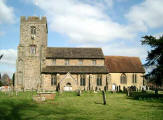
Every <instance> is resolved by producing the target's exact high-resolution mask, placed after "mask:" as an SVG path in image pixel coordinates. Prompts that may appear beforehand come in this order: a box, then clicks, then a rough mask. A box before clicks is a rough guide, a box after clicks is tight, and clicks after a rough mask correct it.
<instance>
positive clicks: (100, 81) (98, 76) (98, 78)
mask: <svg viewBox="0 0 163 120" xmlns="http://www.w3.org/2000/svg"><path fill="white" fill-rule="evenodd" d="M96 80H97V86H101V85H102V75H97V79H96Z"/></svg>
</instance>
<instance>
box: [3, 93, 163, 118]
mask: <svg viewBox="0 0 163 120" xmlns="http://www.w3.org/2000/svg"><path fill="white" fill-rule="evenodd" d="M31 95H32V94H31V93H30V92H26V93H20V94H19V95H18V96H12V97H9V96H8V95H5V94H4V93H0V120H57V119H58V120H104V119H105V120H163V101H162V100H155V99H153V100H134V99H131V98H128V97H126V95H125V94H120V93H114V94H112V93H106V99H107V104H106V105H103V104H102V95H101V93H83V94H82V96H76V94H75V93H62V94H60V95H57V96H56V98H55V100H53V101H50V100H49V101H46V102H42V103H36V102H33V101H32V96H31Z"/></svg>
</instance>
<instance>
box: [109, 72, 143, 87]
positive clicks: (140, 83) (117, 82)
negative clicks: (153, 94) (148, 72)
mask: <svg viewBox="0 0 163 120" xmlns="http://www.w3.org/2000/svg"><path fill="white" fill-rule="evenodd" d="M121 74H122V73H110V77H111V78H110V80H111V81H110V84H109V89H110V90H111V89H112V85H113V84H115V85H116V86H119V85H120V86H121V90H123V87H125V88H127V87H128V86H136V87H137V88H138V89H141V87H142V86H143V77H142V76H143V75H144V74H143V73H135V74H136V75H137V83H133V82H132V80H133V78H132V75H133V74H134V73H125V74H126V76H127V84H121V83H120V76H121Z"/></svg>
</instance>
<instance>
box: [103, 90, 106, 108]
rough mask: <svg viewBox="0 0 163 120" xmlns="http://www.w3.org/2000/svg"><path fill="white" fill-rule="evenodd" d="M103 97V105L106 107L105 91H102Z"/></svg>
mask: <svg viewBox="0 0 163 120" xmlns="http://www.w3.org/2000/svg"><path fill="white" fill-rule="evenodd" d="M102 97H103V104H104V105H106V95H105V92H104V90H103V91H102Z"/></svg>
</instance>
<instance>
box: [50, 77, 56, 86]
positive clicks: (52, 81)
mask: <svg viewBox="0 0 163 120" xmlns="http://www.w3.org/2000/svg"><path fill="white" fill-rule="evenodd" d="M56 84H57V75H51V85H52V86H53V85H56Z"/></svg>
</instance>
